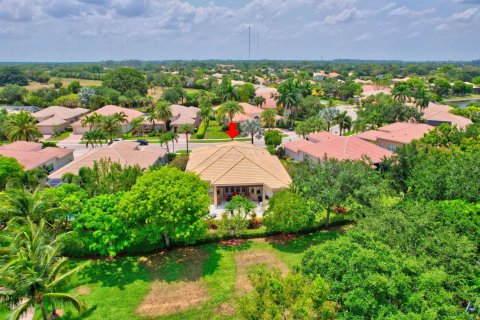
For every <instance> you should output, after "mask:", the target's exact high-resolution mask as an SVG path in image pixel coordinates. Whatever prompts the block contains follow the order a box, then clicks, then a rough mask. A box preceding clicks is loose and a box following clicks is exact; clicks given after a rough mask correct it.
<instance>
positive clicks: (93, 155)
mask: <svg viewBox="0 0 480 320" xmlns="http://www.w3.org/2000/svg"><path fill="white" fill-rule="evenodd" d="M101 159H110V160H111V161H112V162H117V163H120V164H121V165H122V166H136V165H137V166H139V167H140V168H142V169H147V168H148V167H150V166H152V165H155V164H164V163H166V161H167V151H166V150H165V149H164V148H159V147H156V146H150V145H149V146H146V147H141V146H140V144H139V143H138V142H135V141H120V142H116V143H114V144H112V145H111V146H108V147H105V148H95V149H92V150H90V151H89V152H87V153H86V154H85V155H83V156H82V157H80V158H78V159H75V161H73V162H71V163H69V164H68V165H66V166H64V167H63V168H61V169H60V170H57V171H55V172H53V173H52V174H50V175H49V178H50V179H60V178H61V177H62V176H63V175H64V174H66V173H73V174H78V170H80V168H82V167H88V168H91V167H93V165H94V163H95V161H100V160H101Z"/></svg>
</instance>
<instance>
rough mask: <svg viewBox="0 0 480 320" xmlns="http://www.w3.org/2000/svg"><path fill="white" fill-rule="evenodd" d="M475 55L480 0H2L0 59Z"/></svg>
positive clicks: (479, 47)
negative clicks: (258, 41)
mask: <svg viewBox="0 0 480 320" xmlns="http://www.w3.org/2000/svg"><path fill="white" fill-rule="evenodd" d="M248 27H251V30H252V51H251V52H252V58H256V57H257V35H258V34H259V35H260V46H259V48H258V57H259V58H261V59H314V60H319V59H320V58H321V57H323V59H336V58H355V59H401V60H471V59H479V58H480V0H422V1H418V0H416V1H410V0H407V1H389V0H216V1H215V0H190V1H179V0H0V61H99V60H108V59H112V60H121V59H142V60H161V59H217V58H218V59H246V58H248Z"/></svg>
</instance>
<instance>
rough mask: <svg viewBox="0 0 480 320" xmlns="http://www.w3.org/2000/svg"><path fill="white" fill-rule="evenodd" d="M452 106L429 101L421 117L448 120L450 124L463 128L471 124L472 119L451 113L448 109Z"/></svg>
mask: <svg viewBox="0 0 480 320" xmlns="http://www.w3.org/2000/svg"><path fill="white" fill-rule="evenodd" d="M452 109H453V108H452V107H450V106H446V105H442V104H437V103H433V102H430V103H429V104H428V107H427V108H425V109H424V110H423V119H425V120H427V121H434V122H449V123H451V125H452V126H457V127H458V128H461V129H465V128H466V127H467V126H468V125H470V124H472V123H473V122H472V120H470V119H468V118H465V117H462V116H457V115H454V114H451V113H450V112H449V111H450V110H452Z"/></svg>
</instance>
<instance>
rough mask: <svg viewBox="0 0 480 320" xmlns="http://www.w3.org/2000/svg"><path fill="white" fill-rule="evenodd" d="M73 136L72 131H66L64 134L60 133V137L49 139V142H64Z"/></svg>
mask: <svg viewBox="0 0 480 320" xmlns="http://www.w3.org/2000/svg"><path fill="white" fill-rule="evenodd" d="M71 134H72V132H71V131H64V132H62V133H60V134H59V135H56V136H51V137H50V138H49V139H47V141H51V142H58V141H62V140H65V139H66V138H68V137H70V135H71Z"/></svg>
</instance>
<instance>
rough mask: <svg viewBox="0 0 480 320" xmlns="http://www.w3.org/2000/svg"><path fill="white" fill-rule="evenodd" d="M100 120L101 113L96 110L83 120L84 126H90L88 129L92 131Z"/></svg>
mask: <svg viewBox="0 0 480 320" xmlns="http://www.w3.org/2000/svg"><path fill="white" fill-rule="evenodd" d="M98 120H99V115H98V114H97V113H96V112H94V113H93V114H91V115H85V116H84V117H83V118H82V120H81V123H82V127H86V126H88V131H92V129H93V127H94V126H95V125H96V124H97V122H98Z"/></svg>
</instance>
